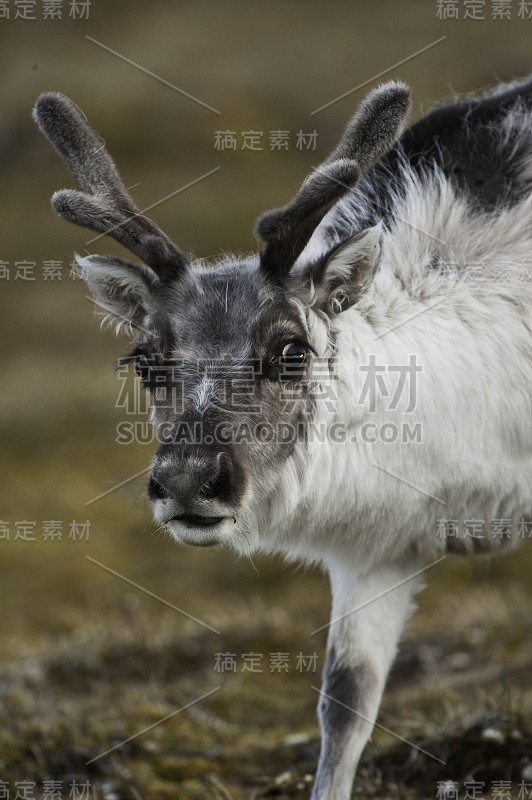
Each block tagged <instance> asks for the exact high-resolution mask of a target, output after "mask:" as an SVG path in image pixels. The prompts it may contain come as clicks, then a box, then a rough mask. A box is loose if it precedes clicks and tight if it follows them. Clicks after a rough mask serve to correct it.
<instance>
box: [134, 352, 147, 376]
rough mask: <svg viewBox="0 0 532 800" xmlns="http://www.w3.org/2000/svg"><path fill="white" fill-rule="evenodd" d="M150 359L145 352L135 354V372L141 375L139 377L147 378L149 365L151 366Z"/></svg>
mask: <svg viewBox="0 0 532 800" xmlns="http://www.w3.org/2000/svg"><path fill="white" fill-rule="evenodd" d="M149 364H150V362H149V359H148V357H147V356H145V355H144V353H139V354H138V355H136V356H135V360H134V361H133V366H134V368H135V372H136V373H137V375H138V376H139V378H143V379H144V378H146V377H147V374H148V367H149Z"/></svg>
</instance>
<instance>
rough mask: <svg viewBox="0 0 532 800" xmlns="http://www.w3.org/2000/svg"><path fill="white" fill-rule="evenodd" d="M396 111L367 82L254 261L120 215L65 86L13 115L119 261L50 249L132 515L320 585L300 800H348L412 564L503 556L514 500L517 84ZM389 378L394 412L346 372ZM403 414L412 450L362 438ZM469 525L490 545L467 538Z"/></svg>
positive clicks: (525, 381) (525, 310)
mask: <svg viewBox="0 0 532 800" xmlns="http://www.w3.org/2000/svg"><path fill="white" fill-rule="evenodd" d="M409 109H410V92H409V89H408V88H407V87H406V86H405V85H404V84H402V83H399V82H391V83H388V84H386V85H384V86H381V87H380V88H378V89H376V90H375V91H373V92H372V93H371V94H370V95H369V96H368V97H367V98H366V100H365V101H364V102H363V103H362V105H361V106H360V108H359V110H358V111H357V113H356V114H355V116H354V117H353V118H352V119H351V121H350V122H349V123H348V125H347V128H346V130H345V132H344V134H343V136H342V138H341V140H340V142H339V144H338V146H337V147H336V148H335V149H334V150H333V152H332V153H331V155H330V156H329V157H328V158H326V159H325V161H324V162H323V163H322V164H321V165H320V166H319V167H318V168H317V169H316V170H315V171H313V172H312V173H311V174H310V175H309V177H307V178H306V180H305V181H304V182H303V184H302V186H301V189H300V190H299V192H298V193H297V195H296V196H295V197H294V199H293V200H291V202H289V203H288V204H287V205H286V206H284V207H283V208H279V209H275V210H272V211H269V212H267V213H265V214H264V215H263V216H261V217H260V219H259V220H258V222H257V224H256V229H255V230H256V234H257V236H258V239H259V241H260V245H261V246H260V254H258V255H254V256H251V257H245V258H239V257H236V256H224V257H223V258H221V259H220V260H218V261H217V262H216V263H214V264H210V263H207V262H205V261H201V260H197V261H195V260H191V259H190V258H188V257H187V256H185V255H184V254H183V253H182V252H181V251H180V250H179V249H178V248H177V247H176V246H175V245H174V244H173V243H172V242H171V241H170V239H169V238H168V237H167V236H166V235H165V234H164V233H163V232H162V231H161V230H160V229H159V228H158V227H157V226H156V225H155V224H154V223H153V222H152V221H150V220H149V219H147V218H146V217H145V216H144V215H143V214H142V213H141V212H140V211H139V210H138V209H137V207H136V206H135V204H134V202H133V200H132V199H131V197H130V196H129V194H128V193H127V191H126V190H125V188H124V185H123V184H122V182H121V179H120V177H119V175H118V172H117V170H116V167H115V164H114V162H113V161H112V160H111V157H110V156H109V155H108V153H107V152H106V149H105V147H104V146H103V144H102V142H101V140H100V139H99V138H98V137H97V135H96V134H95V133H94V132H93V131H92V130H91V129H90V128H89V126H88V125H87V124H86V122H85V121H84V119H83V118H82V116H81V115H80V113H79V112H78V111H77V109H76V107H75V106H74V104H73V103H72V102H71V101H70V100H68V99H67V98H66V97H64V96H63V95H61V94H58V93H46V94H44V95H42V96H41V97H40V98H39V100H38V102H37V104H36V107H35V110H34V116H35V119H36V121H37V123H38V125H39V126H40V128H41V130H42V131H43V133H44V134H45V135H46V136H47V137H48V139H49V140H50V142H51V143H52V145H53V146H54V147H55V148H56V149H57V151H58V152H59V154H60V155H61V156H62V158H63V159H64V160H65V162H66V164H67V166H68V167H69V168H70V170H71V172H72V173H73V175H74V177H75V178H76V180H77V182H78V184H79V187H80V191H74V190H62V191H59V192H56V193H55V194H54V196H53V199H52V206H53V208H54V210H55V211H56V213H57V214H58V215H59V216H60V217H62V218H63V219H66V220H68V221H69V222H74V223H76V224H77V225H81V226H83V227H85V228H89V229H91V230H93V231H97V232H99V233H102V234H108V235H109V236H111V237H112V238H114V239H115V240H116V241H118V242H120V244H122V245H124V247H125V248H126V249H128V250H129V251H130V252H131V253H133V255H134V256H136V257H137V259H138V260H139V261H140V262H141V263H140V264H136V263H135V264H134V263H130V262H129V261H125V260H123V259H121V258H115V257H112V256H103V255H89V256H87V257H76V261H77V264H78V265H79V268H80V270H81V273H82V276H83V277H84V279H85V280H86V282H87V284H88V286H89V287H90V289H91V291H92V294H93V296H94V298H95V300H96V303H97V305H98V306H99V307H100V308H101V309H103V312H104V314H105V315H106V318H108V319H109V320H111V321H112V323H113V324H114V325H115V326H116V328H117V330H118V329H120V328H122V327H125V328H127V330H128V331H129V332H130V333H131V334H132V336H133V337H134V345H133V348H132V350H131V351H130V352H129V353H128V355H127V356H126V357H125V361H126V362H128V361H132V362H133V363H134V366H135V370H136V372H137V373H138V375H139V376H140V379H141V381H142V383H143V384H144V386H145V387H146V388H147V389H148V390H149V391H150V392H151V402H152V407H153V419H154V422H155V424H156V426H157V430H158V431H159V433H160V435H159V439H160V443H159V447H158V449H157V452H156V453H155V457H154V459H153V463H152V466H151V472H150V477H149V483H148V496H149V499H150V501H151V504H152V506H153V513H154V516H155V519H156V520H157V521H158V522H160V523H163V524H164V525H166V526H167V528H168V530H169V531H170V533H171V535H172V536H173V537H174V538H175V540H176V541H177V542H180V543H183V544H187V545H194V546H200V547H201V546H202V547H206V546H211V545H220V546H230V547H232V548H234V549H235V550H236V551H238V552H239V553H243V554H252V553H255V552H265V553H281V554H283V555H284V556H285V557H286V558H287V559H290V560H296V561H302V562H305V563H307V564H320V565H322V566H323V567H325V569H326V570H327V571H328V573H329V575H330V580H331V587H332V614H331V621H330V623H329V625H328V643H327V661H326V666H325V669H324V674H323V687H322V690H321V696H320V700H319V707H318V715H319V720H320V723H321V729H322V745H321V754H320V760H319V765H318V769H317V774H316V778H315V782H314V788H313V792H312V800H346V798H349V797H350V792H351V787H352V782H353V777H354V773H355V770H356V767H357V764H358V761H359V758H360V755H361V753H362V750H363V748H364V746H365V743H366V741H367V739H368V737H369V735H370V732H371V730H372V726H373V722H374V720H375V718H376V716H377V712H378V708H379V703H380V699H381V695H382V692H383V688H384V684H385V681H386V677H387V674H388V671H389V668H390V666H391V664H392V662H393V659H394V656H395V653H396V650H397V646H398V642H399V638H400V635H401V632H402V629H403V626H404V624H405V621H406V620H407V619H408V617H409V615H410V613H411V611H412V609H413V596H414V594H415V592H416V591H417V590H419V589H420V588H421V583H422V580H423V577H422V573H423V571H424V569H425V568H426V566H427V565H430V564H431V563H434V562H435V561H437V560H438V559H440V558H443V557H444V556H445V554H446V553H447V552H453V553H462V554H465V555H474V554H477V553H478V554H488V553H491V552H495V551H500V550H502V549H505V548H506V549H507V548H509V547H512V546H514V545H515V544H517V542H518V540H519V538H520V535H519V521H520V520H522V519H524V517H525V516H526V515H530V512H531V510H532V503H531V499H530V485H531V479H532V426H531V419H532V401H531V394H530V375H531V367H532V317H531V311H530V309H531V307H532V282H531V280H530V277H531V275H530V270H529V266H527V265H529V258H530V250H531V246H532V215H531V204H532V199H531V188H532V125H531V123H532V82H528V83H523V84H519V83H514V84H511V85H508V86H503V87H499V88H497V89H495V90H492V91H491V92H489V93H487V94H484V95H482V96H480V97H476V98H468V99H466V100H463V101H460V102H456V103H454V104H451V105H449V106H444V107H440V108H437V109H436V110H434V111H432V112H431V113H430V114H429V115H428V116H426V117H424V118H423V119H421V120H420V121H419V122H417V123H416V124H414V125H413V126H412V127H410V128H408V129H407V130H406V131H405V132H403V129H404V125H405V121H406V118H407V116H408V114H409ZM472 267H474V270H473V274H474V277H473V278H472V275H471V268H472ZM412 364H413V365H414V366H413V370H411V369H410V367H411V365H412ZM407 367H408V369H409V370H410V372H409V373H408V377H410V378H411V379H412V378H413V376H414V373H415V377H416V387H415V393H414V394H415V398H414V401H415V402H414V403H412V397H411V396H410V395H411V392H410V393H409V392H407V393H406V394H408V395H409V396H408V397H407V396H406V395H405V392H399V391H398V383H396V384H395V390H394V393H395V395H396V398H395V400H394V402H391V399H390V395H391V393H392V388H393V387H392V388H390V386H385V387H384V389H383V388H382V382H381V383H379V382H378V381H377V382H376V383H375V381H374V383H375V385H374V386H371V385H368V383H367V381H368V376H370V375H371V373H372V371H373V373H374V375H373V377H374V378H380V377H383V378H387V379H389V378H390V375H389V374H388V373H392V376H393V373H394V371H395V373H397V382H398V381H399V380H400V379H401V376H402V375H403V376H404V375H405V369H406V368H407ZM383 373H384V374H383ZM393 377H394V376H393ZM228 387H229V388H228ZM379 387H380V388H379ZM392 399H393V398H392ZM413 406H414V408H413ZM412 420H415V422H416V425H417V426H418V427H419V430H420V431H421V432H422V439H421V441H418V440H415V441H414V439H415V438H416V437H411V438H410V439H409V440H407V441H405V440H404V439H402V438H401V437H399V438H398V439H397V440H393V441H391V440H390V437H389V436H383V435H379V434H378V431H379V430H380V431H382V430H383V428H382V426H383V425H390V426H396V427H398V428H400V426H401V424H402V423H404V422H405V421H412ZM368 422H372V423H375V424H376V426H377V427H376V428H372V430H373V431H374V433H375V431H377V433H376V434H375V435H372V436H368V435H367V430H368V428H367V424H368ZM339 430H341V431H342V435H338V431H339ZM243 431H245V434H243ZM365 431H366V434H365V433H364V432H365ZM470 519H476V520H482V521H486V523H488V521H489V520H493V519H498V520H504V522H505V524H506V527H505V529H504V531H503V534H504V535H502V534H501V535H493V534H492V533H490V531H489V530H488V531H487V532H486V531H485V532H484V533H482V535H478V532H477V534H475V535H473V536H472V535H470V534H468V532H467V530H465V529H464V525H463V522H464V521H465V520H470ZM442 520H452V521H453V525H452V526H442V524H441V523H442Z"/></svg>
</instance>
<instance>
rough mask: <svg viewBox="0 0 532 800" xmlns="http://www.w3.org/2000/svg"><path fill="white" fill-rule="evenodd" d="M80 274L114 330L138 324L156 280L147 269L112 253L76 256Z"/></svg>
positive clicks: (142, 317) (157, 281) (144, 314)
mask: <svg viewBox="0 0 532 800" xmlns="http://www.w3.org/2000/svg"><path fill="white" fill-rule="evenodd" d="M76 263H77V265H78V267H79V269H80V274H81V277H82V278H83V280H84V281H85V282H86V284H87V286H88V287H89V289H90V290H91V292H92V295H93V297H94V300H95V302H96V305H97V307H98V309H100V310H101V311H102V312H103V314H104V315H105V317H104V318H105V319H106V320H109V321H110V322H111V323H112V324H113V325H114V327H115V329H116V332H117V333H118V332H119V331H120V330H121V328H124V327H125V328H126V329H127V330H129V331H131V330H133V329H138V328H141V327H142V324H143V321H144V318H145V316H146V314H147V313H148V312H149V310H150V305H151V298H152V295H153V290H154V288H155V286H156V285H157V284H158V283H159V279H158V278H157V276H156V275H155V273H154V272H153V270H151V269H146V268H145V267H139V266H137V265H135V264H130V263H129V262H128V261H124V260H123V259H122V258H115V257H114V256H87V257H86V258H81V257H80V256H76Z"/></svg>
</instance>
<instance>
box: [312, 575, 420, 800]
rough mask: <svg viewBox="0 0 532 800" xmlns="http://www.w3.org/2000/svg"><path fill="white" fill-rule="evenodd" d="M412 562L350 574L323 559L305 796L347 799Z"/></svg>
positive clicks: (403, 615) (401, 616)
mask: <svg viewBox="0 0 532 800" xmlns="http://www.w3.org/2000/svg"><path fill="white" fill-rule="evenodd" d="M419 567H420V564H419V563H416V562H413V561H409V562H408V563H402V564H400V565H395V564H393V565H390V566H387V567H382V568H379V569H378V570H373V571H372V572H371V573H369V574H368V575H365V576H364V577H359V576H357V574H356V572H355V571H354V570H350V569H349V568H348V566H346V565H344V564H338V563H337V562H336V563H334V564H332V563H330V564H329V574H330V577H331V588H332V595H333V603H332V613H331V622H330V625H329V635H328V642H327V661H326V665H325V669H324V674H323V685H322V688H321V691H320V695H321V696H320V701H319V705H318V715H319V719H320V725H321V729H322V745H321V753H320V760H319V765H318V771H317V773H316V780H315V783H314V790H313V792H312V798H311V800H348V798H350V797H351V788H352V784H353V777H354V775H355V770H356V768H357V765H358V761H359V759H360V756H361V754H362V751H363V749H364V746H365V744H366V742H367V740H368V738H369V736H370V734H371V731H372V728H373V722H374V720H375V719H376V717H377V713H378V710H379V705H380V700H381V696H382V692H383V688H384V684H385V682H386V677H387V675H388V671H389V669H390V666H391V664H392V662H393V659H394V657H395V653H396V650H397V644H398V642H399V638H400V635H401V632H402V630H403V627H404V624H405V622H406V620H407V619H408V617H409V615H410V611H411V609H412V608H413V605H412V602H411V598H412V595H413V593H414V592H415V590H416V588H419V586H420V581H419V578H417V577H414V578H412V579H411V580H409V578H410V576H412V575H414V574H415V573H416V572H417V571H418V570H419Z"/></svg>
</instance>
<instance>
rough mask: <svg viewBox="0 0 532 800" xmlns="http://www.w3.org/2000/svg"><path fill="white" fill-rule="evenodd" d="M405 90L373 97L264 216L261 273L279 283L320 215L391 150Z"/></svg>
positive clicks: (395, 87) (406, 107) (390, 88)
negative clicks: (287, 198)
mask: <svg viewBox="0 0 532 800" xmlns="http://www.w3.org/2000/svg"><path fill="white" fill-rule="evenodd" d="M410 105H411V100H410V90H409V88H408V86H406V85H405V84H403V83H398V82H390V83H387V84H385V85H384V86H381V87H380V88H379V89H376V90H375V91H373V92H372V93H371V94H370V95H368V97H367V98H366V99H365V100H364V102H363V103H362V105H361V106H360V108H359V109H358V111H357V112H356V114H355V115H354V117H353V118H352V119H351V121H350V122H349V123H348V125H347V127H346V129H345V132H344V134H343V136H342V138H341V139H340V142H339V143H338V145H337V146H336V147H335V149H334V150H333V152H332V153H331V154H330V156H329V157H328V158H326V159H325V161H324V162H323V163H322V164H321V165H320V167H318V169H317V170H316V171H315V172H313V173H312V174H311V175H309V176H308V178H307V179H306V180H305V181H304V183H303V185H302V187H301V189H300V190H299V192H298V194H297V195H296V196H295V197H294V199H293V200H292V201H291V202H290V203H288V205H286V206H284V207H283V208H278V209H273V210H272V211H267V212H266V213H265V214H263V215H262V216H261V217H260V218H259V220H258V221H257V224H256V226H255V233H256V234H257V236H258V237H259V238H260V239H261V240H262V242H263V243H264V247H263V250H262V253H261V268H262V270H263V271H264V272H265V273H266V274H267V275H268V277H269V278H270V279H272V280H274V281H277V282H282V281H283V279H284V278H285V277H286V276H287V275H288V273H289V271H290V269H291V267H292V266H293V265H294V263H295V261H296V260H297V258H298V256H299V255H300V253H302V252H303V250H304V248H305V246H306V245H307V243H308V241H309V240H310V237H311V236H312V234H313V232H314V230H315V229H316V228H317V226H318V225H319V223H320V222H321V220H322V219H323V217H324V216H325V214H326V213H327V212H328V211H329V210H330V209H331V208H332V207H333V206H334V205H335V203H337V202H338V200H340V198H341V197H343V195H345V194H346V193H347V192H349V191H350V190H351V189H352V188H353V187H354V186H355V185H356V184H357V183H358V181H359V180H360V178H361V177H362V176H363V175H364V174H365V173H366V172H368V170H369V169H370V168H371V167H372V166H373V164H375V163H376V162H377V161H378V160H379V159H380V158H382V157H383V156H384V155H385V154H386V153H387V152H388V150H390V148H391V147H392V146H393V145H394V143H395V141H396V140H397V138H398V137H399V136H400V134H401V132H402V130H403V127H404V124H405V121H406V118H407V117H408V114H409V111H410Z"/></svg>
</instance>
